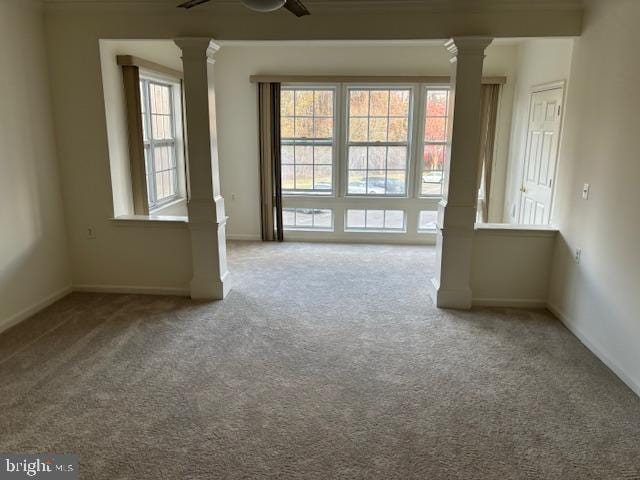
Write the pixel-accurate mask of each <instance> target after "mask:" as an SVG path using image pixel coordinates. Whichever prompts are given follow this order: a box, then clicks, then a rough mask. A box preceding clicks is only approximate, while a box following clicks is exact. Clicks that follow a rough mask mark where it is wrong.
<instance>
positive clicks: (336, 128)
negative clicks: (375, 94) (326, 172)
mask: <svg viewBox="0 0 640 480" xmlns="http://www.w3.org/2000/svg"><path fill="white" fill-rule="evenodd" d="M286 89H297V90H329V89H331V90H333V142H332V146H333V148H332V154H331V162H332V163H331V186H332V189H331V192H327V193H324V192H317V191H316V192H313V191H309V192H304V191H300V192H290V191H288V192H285V191H284V189H283V192H282V196H283V197H298V198H300V197H310V198H327V197H329V198H335V197H337V196H338V177H339V175H338V163H339V162H338V155H339V152H338V150H339V145H340V134H339V132H340V124H341V122H340V117H341V116H340V114H339V112H340V111H341V105H340V85H339V84H336V83H321V84H307V83H283V84H282V85H281V90H286ZM314 165H315V164H314ZM313 231H319V230H317V229H314V230H313Z"/></svg>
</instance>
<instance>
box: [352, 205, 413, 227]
mask: <svg viewBox="0 0 640 480" xmlns="http://www.w3.org/2000/svg"><path fill="white" fill-rule="evenodd" d="M350 210H362V211H363V212H364V215H365V226H364V227H349V224H348V221H349V211H350ZM371 210H382V212H383V220H382V225H383V226H382V228H379V227H377V228H376V227H372V228H369V227H367V225H366V222H367V212H369V211H371ZM389 211H393V212H402V228H387V227H385V226H384V223H385V221H386V216H387V212H389ZM344 232H345V233H362V232H368V233H407V211H406V210H405V209H404V208H394V207H359V208H358V207H346V208H345V209H344Z"/></svg>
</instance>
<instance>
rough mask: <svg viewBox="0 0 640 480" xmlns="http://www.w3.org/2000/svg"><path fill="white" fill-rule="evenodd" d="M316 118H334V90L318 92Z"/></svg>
mask: <svg viewBox="0 0 640 480" xmlns="http://www.w3.org/2000/svg"><path fill="white" fill-rule="evenodd" d="M315 115H316V117H333V90H316V99H315Z"/></svg>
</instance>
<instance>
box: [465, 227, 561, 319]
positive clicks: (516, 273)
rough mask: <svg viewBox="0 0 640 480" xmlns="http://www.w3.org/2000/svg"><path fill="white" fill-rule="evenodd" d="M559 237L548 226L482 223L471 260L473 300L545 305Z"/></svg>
mask: <svg viewBox="0 0 640 480" xmlns="http://www.w3.org/2000/svg"><path fill="white" fill-rule="evenodd" d="M556 237H557V232H556V231H555V230H553V229H546V228H545V227H526V228H525V227H522V228H521V227H515V228H512V227H511V226H505V225H491V224H485V225H478V226H477V227H476V231H475V234H474V243H473V259H472V263H471V289H472V291H473V304H474V305H491V306H511V307H544V306H545V305H546V303H547V295H548V290H549V275H550V272H551V260H552V257H553V250H554V246H555V242H556Z"/></svg>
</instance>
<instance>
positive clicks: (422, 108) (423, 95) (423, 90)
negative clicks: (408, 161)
mask: <svg viewBox="0 0 640 480" xmlns="http://www.w3.org/2000/svg"><path fill="white" fill-rule="evenodd" d="M445 89H446V90H451V87H450V85H448V84H431V83H429V84H424V83H423V84H421V85H420V105H419V107H418V110H419V111H418V115H419V119H420V126H419V128H418V129H416V130H417V132H416V135H417V142H418V143H417V145H418V146H419V148H417V149H416V164H415V165H416V175H415V185H414V194H415V196H416V198H435V199H442V196H443V195H442V189H443V187H444V170H443V179H442V182H441V184H440V195H422V175H423V173H424V162H423V160H422V155H424V149H425V146H426V145H444V146H445V147H446V148H450V146H449V145H448V140H447V139H448V137H449V131H448V128H450V127H451V125H450V124H448V125H447V131H446V134H445V140H444V142H427V141H425V138H424V137H425V135H424V131H425V128H426V127H427V91H429V90H445ZM449 95H451V92H449ZM449 102H451V96H449V100H448V103H447V121H448V118H449V116H450V115H451V111H450V110H449ZM445 160H446V155H445ZM443 168H444V165H443Z"/></svg>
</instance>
